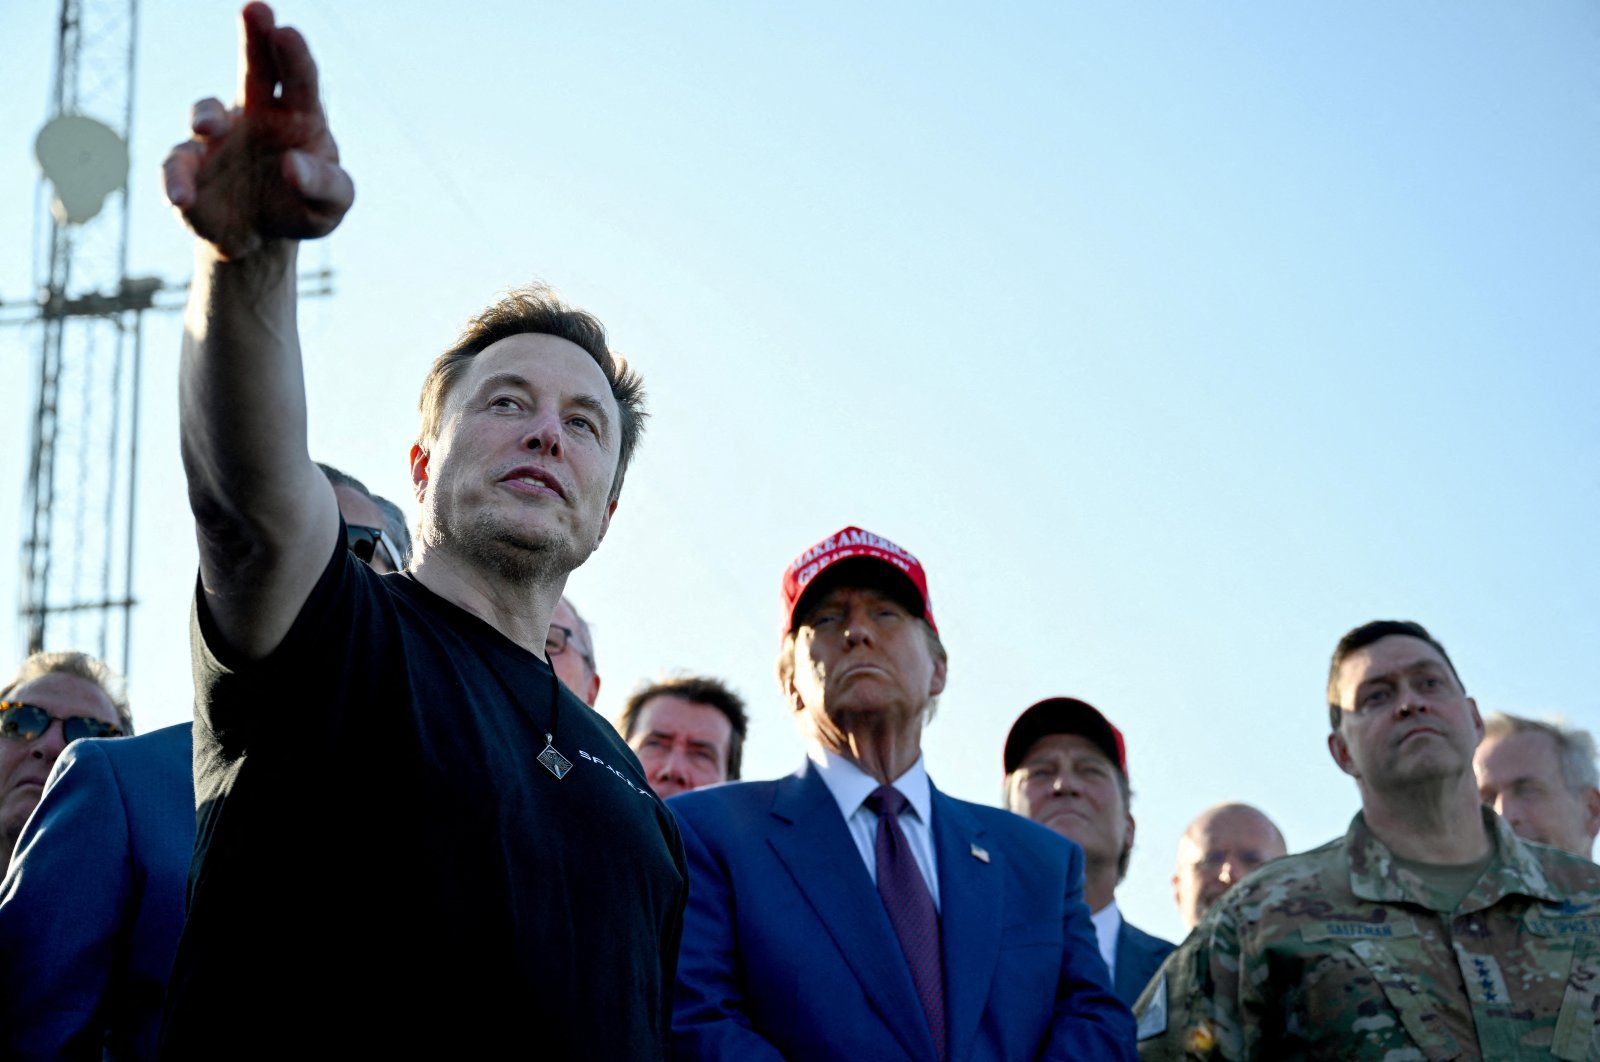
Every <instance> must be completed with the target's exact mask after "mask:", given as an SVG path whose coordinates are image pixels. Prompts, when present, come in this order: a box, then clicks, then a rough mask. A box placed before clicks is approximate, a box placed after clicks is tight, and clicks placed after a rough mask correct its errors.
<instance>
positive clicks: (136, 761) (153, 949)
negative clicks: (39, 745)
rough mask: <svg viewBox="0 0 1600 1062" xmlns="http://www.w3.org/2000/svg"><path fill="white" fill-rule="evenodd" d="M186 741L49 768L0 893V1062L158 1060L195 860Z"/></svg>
mask: <svg viewBox="0 0 1600 1062" xmlns="http://www.w3.org/2000/svg"><path fill="white" fill-rule="evenodd" d="M189 730H190V724H188V723H185V724H183V725H181V726H172V727H167V728H166V729H164V730H156V731H153V732H151V733H149V734H145V735H141V736H140V737H131V738H107V739H104V740H94V741H76V742H73V743H72V744H71V745H69V746H67V749H66V751H65V752H63V753H62V754H61V758H60V759H59V760H57V761H56V765H55V769H54V771H53V773H52V774H51V776H50V781H49V783H48V784H47V785H46V786H45V790H44V796H43V797H42V799H41V800H40V801H39V807H38V808H37V809H36V810H35V811H34V813H33V817H32V818H30V819H29V820H28V825H27V827H26V828H25V829H24V830H23V833H22V838H21V840H20V841H18V842H17V850H16V852H15V854H13V856H12V858H11V867H10V870H9V871H8V872H7V873H6V878H5V884H4V885H3V886H0V1057H3V1058H7V1059H13V1058H14V1059H58V1058H72V1059H78V1058H81V1059H96V1060H98V1059H99V1058H100V1057H101V1049H102V1046H104V1047H105V1049H106V1051H107V1055H108V1057H110V1058H114V1059H119V1060H126V1059H151V1058H154V1057H155V1053H156V1040H157V1037H158V1036H159V1034H160V1027H161V1007H162V1002H163V997H164V995H165V993H166V988H167V978H168V976H169V975H170V974H171V972H172V960H173V956H174V955H175V954H176V953H177V949H178V936H179V934H180V933H181V932H182V930H183V905H184V889H185V886H186V884H187V879H188V874H189V857H190V854H191V852H192V850H193V848H194V835H195V815H194V781H193V767H192V764H191V759H190V740H189Z"/></svg>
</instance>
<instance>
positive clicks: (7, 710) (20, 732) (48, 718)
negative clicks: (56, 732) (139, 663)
mask: <svg viewBox="0 0 1600 1062" xmlns="http://www.w3.org/2000/svg"><path fill="white" fill-rule="evenodd" d="M57 719H59V720H61V736H62V737H63V738H65V739H66V740H68V741H76V740H78V739H79V738H102V737H121V736H122V728H121V727H120V726H117V725H116V724H115V723H108V722H106V721H105V720H104V719H95V718H93V717H92V716H87V715H69V716H60V715H51V714H50V712H49V711H48V710H47V709H44V708H40V707H39V706H38V705H37V704H24V703H22V702H21V701H0V737H8V738H15V739H17V740H18V741H32V740H33V739H34V738H36V737H38V736H39V735H41V734H43V733H44V732H45V731H46V730H49V729H50V724H51V723H53V722H55V721H56V720H57Z"/></svg>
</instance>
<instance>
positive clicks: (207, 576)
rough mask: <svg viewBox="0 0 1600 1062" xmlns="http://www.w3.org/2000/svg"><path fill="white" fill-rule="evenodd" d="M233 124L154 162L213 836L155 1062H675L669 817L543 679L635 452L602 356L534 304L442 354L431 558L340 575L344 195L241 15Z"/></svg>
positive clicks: (674, 891)
mask: <svg viewBox="0 0 1600 1062" xmlns="http://www.w3.org/2000/svg"><path fill="white" fill-rule="evenodd" d="M243 37H244V40H243V48H242V50H241V52H242V56H243V63H244V71H243V77H242V78H241V81H240V90H241V91H240V97H239V98H238V100H237V101H236V104H235V106H233V107H231V108H230V107H224V106H223V105H222V104H221V103H220V102H218V101H216V100H203V101H201V102H200V103H198V104H196V105H195V107H194V109H193V110H192V112H191V116H190V126H191V130H192V134H193V135H192V137H191V139H190V140H188V141H187V142H185V143H183V144H180V145H178V147H176V148H174V149H173V151H172V152H171V153H170V154H169V155H168V157H167V160H166V163H165V165H164V172H165V189H166V193H167V197H168V199H169V201H170V202H171V203H172V205H173V206H174V207H175V208H176V209H177V211H178V212H179V214H180V215H181V216H182V218H183V220H184V221H185V222H186V223H187V224H188V226H189V227H190V228H191V229H192V230H193V231H194V233H195V235H196V236H197V246H196V250H197V261H196V266H195V274H194V282H193V284H192V285H191V287H190V293H189V294H190V305H189V313H188V315H187V317H186V322H187V327H186V333H185V337H184V349H183V357H182V363H181V368H180V392H179V393H180V438H181V442H182V451H183V458H184V468H185V472H186V474H187V477H188V488H189V498H190V501H191V507H192V509H193V511H194V515H195V522H196V525H197V532H198V538H199V547H200V548H199V554H200V586H199V590H198V592H197V594H196V606H195V618H194V623H193V637H192V644H193V646H194V665H195V687H196V703H195V726H194V753H195V787H196V798H197V800H198V801H199V815H200V824H199V833H198V837H199V840H198V841H197V843H196V847H195V858H194V864H193V868H192V870H191V872H190V888H189V897H190V902H189V912H188V921H187V923H186V925H185V928H184V934H183V939H182V941H181V942H180V944H179V948H178V957H177V960H176V963H175V965H174V968H173V975H172V980H171V983H170V985H169V990H168V995H167V1010H166V1019H165V1024H164V1027H163V1029H162V1042H161V1054H162V1057H163V1058H164V1059H168V1060H176V1059H191V1058H195V1059H202V1058H203V1059H215V1058H257V1057H261V1058H302V1057H308V1054H307V1053H308V1052H310V1056H311V1057H326V1058H346V1057H349V1058H357V1057H359V1058H370V1057H386V1056H395V1057H440V1058H446V1057H448V1058H480V1057H483V1058H488V1057H502V1056H504V1055H506V1054H507V1053H508V1052H509V1053H512V1054H516V1053H523V1054H527V1053H532V1054H534V1055H537V1056H539V1057H549V1058H596V1059H630V1060H639V1062H651V1060H655V1059H662V1058H664V1057H665V1040H666V1034H667V1026H668V1015H669V994H670V988H671V985H672V983H673V978H674V972H675V966H676V961H677V945H678V937H679V935H680V933H681V930H682V911H683V904H684V902H685V897H686V893H687V884H686V881H685V876H686V875H685V870H684V866H683V850H682V844H681V841H680V840H679V837H678V833H677V828H676V825H675V823H674V820H673V818H672V814H671V812H669V811H668V810H667V809H666V808H665V807H664V806H663V805H662V804H661V802H660V801H659V800H657V799H656V797H655V795H654V794H653V793H651V792H650V788H649V783H648V781H647V780H646V778H645V776H644V773H643V772H642V771H641V770H640V768H639V765H638V761H637V760H636V759H635V757H634V755H633V753H632V752H631V751H630V750H629V749H628V747H627V745H626V743H624V742H623V740H622V738H621V736H620V735H618V734H617V733H616V731H615V730H614V729H613V728H612V727H611V726H610V724H609V723H608V722H607V721H606V720H605V719H603V718H602V717H600V716H599V715H597V714H596V713H595V712H594V711H593V710H592V709H590V708H589V707H588V706H587V705H585V704H584V703H583V702H582V701H581V700H579V699H578V698H577V697H576V696H573V695H572V694H571V692H570V691H567V690H565V689H564V687H563V686H562V685H561V683H560V681H559V679H558V678H557V677H556V675H555V673H554V671H553V670H552V669H551V666H550V663H549V660H548V658H547V650H546V644H547V639H548V636H549V631H550V624H551V616H552V614H553V613H554V611H555V608H556V604H557V603H558V602H559V601H560V599H561V595H562V592H563V590H564V589H565V586H566V581H567V576H568V575H569V574H570V573H571V572H572V571H573V569H575V568H577V567H578V566H579V565H580V564H582V563H583V562H584V561H585V560H586V559H587V558H588V557H589V555H590V553H592V552H593V551H594V550H595V549H596V548H597V547H598V546H599V544H600V541H601V539H602V538H604V536H605V534H606V530H607V528H608V527H609V526H610V522H611V517H612V514H613V512H614V511H615V509H616V505H617V500H618V497H619V495H620V491H621V488H622V482H623V478H624V475H625V473H626V470H627V467H628V461H629V458H630V456H631V455H632V453H633V450H634V448H635V445H636V443H637V441H638V438H639V435H640V432H641V431H642V428H643V418H644V410H643V387H642V383H641V381H640V380H639V378H638V376H637V374H635V373H634V372H633V371H632V370H631V369H630V368H629V367H628V366H627V364H626V362H625V361H623V360H622V359H621V358H619V357H617V356H615V355H614V354H613V353H612V352H611V350H610V347H609V344H608V342H607V339H606V335H605V330H604V327H603V326H602V325H601V324H600V322H599V321H597V320H595V319H594V318H593V317H591V316H589V315H588V314H585V313H582V312H581V311H577V310H574V309H572V308H571V307H568V306H566V305H564V304H563V303H562V302H561V301H560V300H559V299H557V298H556V297H555V295H554V294H553V293H552V292H550V291H549V290H548V289H542V288H529V289H522V290H519V291H514V292H511V293H510V294H508V295H507V296H505V297H504V298H503V299H501V300H500V301H499V302H497V303H496V304H494V305H493V306H491V307H489V308H488V309H486V310H484V311H483V312H482V313H481V314H479V315H478V316H477V317H476V318H474V319H473V320H472V321H471V322H470V323H469V324H468V326H467V328H466V329H465V331H464V332H463V334H462V335H461V337H460V338H459V339H458V340H457V341H456V342H455V343H454V344H453V345H452V346H451V347H450V348H449V349H448V350H446V351H445V352H444V353H443V354H441V355H440V356H439V357H438V358H436V359H435V361H434V364H433V367H432V369H431V370H430V371H429V373H428V375H427V377H426V379H425V380H424V382H423V388H422V396H421V403H420V405H421V413H422V418H421V420H422V423H421V426H420V431H419V433H418V435H417V438H416V442H415V445H413V446H412V448H411V452H410V468H411V477H412V483H413V486H414V488H415V491H416V498H417V501H418V503H419V504H420V506H421V520H420V522H419V525H418V533H417V542H416V550H415V556H414V558H413V560H412V563H411V565H410V567H409V568H408V569H407V570H406V571H405V572H403V573H400V574H399V575H390V576H376V575H374V574H373V573H372V572H371V571H369V570H367V569H366V568H365V567H364V566H362V565H361V564H360V563H359V562H353V561H352V560H351V559H350V558H349V557H348V555H347V553H346V550H345V539H344V537H343V534H342V533H341V529H340V522H339V518H338V513H337V510H336V508H335V505H334V501H335V499H334V493H333V491H331V490H329V489H328V487H327V485H326V483H325V481H323V480H322V477H320V476H319V475H317V473H316V469H315V466H313V465H312V463H311V461H310V459H309V457H308V456H307V452H306V438H307V425H306V406H307V403H306V396H305V377H304V373H303V371H302V368H301V356H300V348H299V340H298V337H297V329H296V321H295V299H294V288H295V275H296V266H295V262H296V258H297V254H298V246H299V241H300V240H303V239H312V238H316V237H320V236H324V235H327V234H328V233H329V232H331V231H332V230H333V229H334V228H335V227H336V226H337V225H338V224H339V222H340V221H341V220H342V218H343V216H344V214H345V212H346V210H347V209H348V208H349V206H350V204H351V202H352V200H353V198H354V187H353V185H352V183H351V180H350V177H349V175H348V174H347V173H346V172H345V171H344V170H343V169H342V168H341V167H340V165H339V152H338V149H337V147H336V145H335V143H334V140H333V137H332V135H331V133H330V131H329V127H328V124H327V117H326V114H325V112H324V111H323V107H322V102H321V97H320V92H319V89H318V84H319V75H318V71H317V67H316V64H315V63H314V62H313V60H312V58H311V54H310V51H309V49H308V47H307V44H306V41H305V39H304V38H303V37H302V36H301V35H300V34H299V33H298V32H297V31H295V30H292V29H289V28H286V27H279V26H277V25H276V22H275V16H274V15H273V12H272V10H271V9H270V8H269V7H267V6H266V5H265V4H261V3H251V4H249V5H248V6H247V7H246V8H245V9H244V12H243Z"/></svg>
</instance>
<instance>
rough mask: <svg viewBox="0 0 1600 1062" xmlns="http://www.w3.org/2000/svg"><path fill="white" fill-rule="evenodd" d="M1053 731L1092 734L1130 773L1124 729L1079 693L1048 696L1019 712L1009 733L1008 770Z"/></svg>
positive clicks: (1112, 757) (1108, 757) (1016, 764)
mask: <svg viewBox="0 0 1600 1062" xmlns="http://www.w3.org/2000/svg"><path fill="white" fill-rule="evenodd" d="M1049 734H1078V735H1080V736H1082V737H1086V738H1088V739H1089V740H1090V741H1092V742H1094V743H1095V744H1096V745H1098V746H1099V747H1100V751H1101V752H1104V753H1105V754H1106V759H1108V760H1110V761H1111V762H1112V763H1114V764H1116V765H1117V769H1118V770H1120V771H1121V772H1122V774H1123V776H1124V777H1126V776H1127V774H1128V749H1127V746H1126V745H1125V744H1124V743H1123V740H1122V731H1120V730H1118V729H1117V728H1116V727H1114V726H1112V725H1111V720H1109V719H1107V718H1106V717H1105V716H1103V715H1101V714H1100V711H1099V709H1097V708H1095V706H1094V705H1092V704H1090V703H1089V702H1088V701H1080V700H1078V699H1077V698H1076V697H1046V698H1045V699H1044V700H1042V701H1040V702H1039V703H1038V704H1035V705H1033V706H1032V707H1030V708H1029V709H1028V710H1027V711H1025V712H1023V713H1022V714H1021V715H1019V716H1017V721H1016V722H1015V723H1012V724H1011V733H1009V734H1007V735H1006V751H1005V762H1006V773H1007V774H1010V773H1011V772H1012V771H1014V770H1016V769H1017V767H1018V766H1020V765H1021V763H1022V758H1023V757H1024V756H1026V755H1027V754H1028V750H1029V749H1031V748H1033V744H1034V742H1036V741H1038V740H1039V739H1040V738H1042V737H1045V736H1046V735H1049Z"/></svg>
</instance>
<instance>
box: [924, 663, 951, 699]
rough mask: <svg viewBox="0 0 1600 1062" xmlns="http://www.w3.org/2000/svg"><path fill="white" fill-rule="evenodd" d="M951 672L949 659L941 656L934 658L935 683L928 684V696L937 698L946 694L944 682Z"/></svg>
mask: <svg viewBox="0 0 1600 1062" xmlns="http://www.w3.org/2000/svg"><path fill="white" fill-rule="evenodd" d="M949 670H950V660H949V658H948V657H946V656H943V655H940V656H935V657H934V658H933V681H931V682H929V683H928V696H929V697H937V696H939V694H941V693H943V692H944V682H945V677H946V675H947V673H948V672H949Z"/></svg>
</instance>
